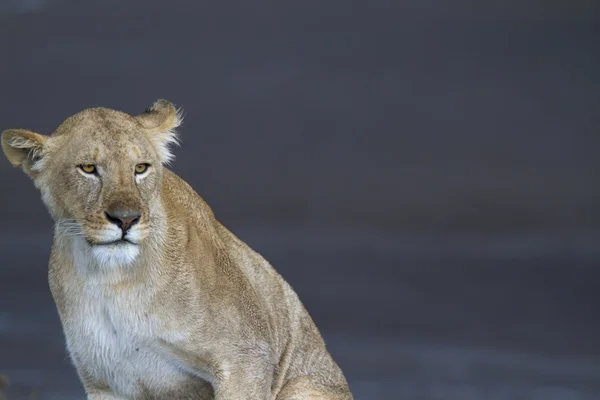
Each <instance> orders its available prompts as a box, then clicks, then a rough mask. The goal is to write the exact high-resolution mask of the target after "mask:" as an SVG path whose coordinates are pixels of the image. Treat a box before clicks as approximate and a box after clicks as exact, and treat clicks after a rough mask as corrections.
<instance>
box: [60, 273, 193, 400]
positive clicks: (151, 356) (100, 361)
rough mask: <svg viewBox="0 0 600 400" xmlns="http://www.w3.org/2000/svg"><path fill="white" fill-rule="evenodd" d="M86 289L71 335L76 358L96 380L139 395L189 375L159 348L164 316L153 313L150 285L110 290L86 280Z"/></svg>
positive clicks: (67, 327) (69, 328)
mask: <svg viewBox="0 0 600 400" xmlns="http://www.w3.org/2000/svg"><path fill="white" fill-rule="evenodd" d="M80 290H81V292H80V293H79V295H80V296H78V298H79V299H78V302H77V304H76V305H73V307H74V309H72V313H70V315H71V317H70V318H69V320H68V321H65V322H66V324H65V334H66V336H67V344H68V348H69V352H70V353H71V355H72V356H73V358H74V361H75V362H76V363H77V364H78V366H80V367H83V370H85V371H86V373H87V374H89V375H90V378H91V379H92V380H97V381H98V383H101V384H107V385H108V386H109V387H110V388H111V389H112V390H113V391H114V392H115V393H117V394H120V395H122V396H124V397H130V398H134V397H137V395H138V394H139V393H140V392H141V391H145V390H150V391H152V392H163V391H168V390H169V389H171V388H173V387H176V386H177V385H178V384H180V383H181V382H183V381H185V380H186V379H189V375H187V374H186V373H185V372H184V371H183V370H182V369H181V368H179V367H178V366H177V363H176V362H175V361H174V360H170V359H169V358H168V357H165V356H164V355H161V354H160V353H159V352H158V351H157V347H156V346H157V333H158V332H159V331H160V321H159V320H158V319H157V318H156V317H154V316H152V315H150V314H149V313H148V304H147V302H148V300H147V298H148V296H147V293H145V290H146V289H145V288H144V287H136V288H131V287H129V288H126V289H124V290H122V291H118V292H110V291H107V290H106V288H105V287H104V285H102V284H98V283H85V284H84V285H83V286H82V287H81V288H80ZM115 293H118V294H115ZM80 369H81V368H80Z"/></svg>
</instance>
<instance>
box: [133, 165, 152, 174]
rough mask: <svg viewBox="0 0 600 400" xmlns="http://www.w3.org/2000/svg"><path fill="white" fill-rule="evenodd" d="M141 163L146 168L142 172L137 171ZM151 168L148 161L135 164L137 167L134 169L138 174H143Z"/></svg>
mask: <svg viewBox="0 0 600 400" xmlns="http://www.w3.org/2000/svg"><path fill="white" fill-rule="evenodd" d="M140 165H142V166H144V170H143V171H141V172H138V171H137V167H139V166H140ZM149 168H150V164H148V163H139V164H136V165H135V168H134V169H133V170H134V172H135V174H136V175H141V174H143V173H145V172H147V171H148V169H149Z"/></svg>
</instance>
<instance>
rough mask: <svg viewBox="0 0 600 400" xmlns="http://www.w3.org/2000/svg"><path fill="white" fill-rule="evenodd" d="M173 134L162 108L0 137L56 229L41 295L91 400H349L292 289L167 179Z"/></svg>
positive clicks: (90, 115)
mask: <svg viewBox="0 0 600 400" xmlns="http://www.w3.org/2000/svg"><path fill="white" fill-rule="evenodd" d="M180 122H181V118H180V114H179V113H178V112H177V110H176V109H175V107H174V106H173V104H171V103H170V102H168V101H166V100H158V101H157V102H156V103H154V105H152V106H151V107H150V108H149V109H148V110H147V111H146V112H144V113H142V114H141V115H138V116H135V117H133V116H131V115H128V114H126V113H123V112H120V111H115V110H110V109H106V108H91V109H87V110H84V111H82V112H80V113H78V114H75V115H73V116H72V117H70V118H68V119H67V120H65V121H64V122H63V123H62V124H61V125H60V126H59V127H58V129H57V130H56V131H55V132H54V133H53V134H52V135H51V136H43V135H39V134H37V133H33V132H30V131H26V130H20V129H15V130H7V131H5V132H4V133H3V134H2V149H3V150H4V153H5V155H6V157H7V158H8V160H9V161H10V162H11V163H12V164H13V165H15V166H20V167H22V168H23V170H24V171H25V172H26V173H27V174H28V175H29V176H30V177H31V178H32V179H33V181H34V183H35V186H36V187H37V188H38V189H39V190H40V192H41V196H42V200H43V202H44V204H45V205H46V207H47V208H48V210H49V212H50V214H51V216H52V218H53V219H54V221H55V228H54V241H53V245H52V252H51V255H50V268H49V281H50V289H51V291H52V296H53V298H54V301H55V302H56V306H57V309H58V313H59V315H60V320H61V322H62V326H63V330H64V334H65V337H66V344H67V349H68V352H69V354H70V356H71V359H72V360H73V363H74V364H75V367H76V369H77V372H78V374H79V378H80V380H81V382H82V383H83V385H84V387H85V390H86V392H87V396H88V399H92V400H114V399H213V398H214V399H217V400H235V399H239V400H251V399H256V400H258V399H260V400H266V399H269V400H273V399H276V400H307V399H311V400H316V399H319V400H351V399H352V395H351V393H350V391H349V388H348V384H347V382H346V379H345V378H344V375H343V374H342V371H341V370H340V368H339V367H338V366H337V365H336V363H335V362H334V361H333V360H332V358H331V356H330V355H329V353H328V351H327V350H326V348H325V344H324V342H323V339H322V338H321V335H320V334H319V331H318V330H317V328H316V326H315V325H314V323H313V321H312V319H311V317H310V316H309V314H308V313H307V311H306V310H305V308H304V307H303V305H302V303H301V302H300V300H299V299H298V297H297V295H296V294H295V293H294V291H293V290H292V289H291V287H290V286H289V285H288V284H287V283H286V282H285V281H284V280H283V278H282V277H281V276H280V275H279V274H278V273H277V272H276V271H275V270H274V269H273V268H272V267H271V265H270V264H269V263H268V262H267V261H266V260H265V259H264V258H262V257H261V256H260V255H259V254H257V253H256V252H254V251H253V250H251V249H250V248H249V247H248V246H247V245H246V244H245V243H243V242H242V241H241V240H240V239H238V238H237V237H236V236H234V235H233V234H232V233H231V232H229V231H228V230H227V229H226V228H225V227H223V225H221V224H220V223H219V222H218V221H217V220H216V219H215V217H214V215H213V213H212V211H211V209H210V208H209V206H208V205H207V204H206V203H205V202H204V201H203V200H202V198H200V196H199V195H198V194H197V193H196V192H195V191H194V190H193V189H192V188H191V187H190V186H189V185H188V184H187V183H186V182H184V181H183V180H182V179H181V178H179V177H178V176H177V175H175V174H174V173H173V172H171V171H170V170H168V169H167V168H165V167H164V165H165V164H167V163H168V162H169V161H170V160H171V159H172V158H173V154H172V153H171V150H170V149H169V146H170V145H172V144H173V143H175V142H177V137H176V133H175V128H177V127H178V126H179V124H180Z"/></svg>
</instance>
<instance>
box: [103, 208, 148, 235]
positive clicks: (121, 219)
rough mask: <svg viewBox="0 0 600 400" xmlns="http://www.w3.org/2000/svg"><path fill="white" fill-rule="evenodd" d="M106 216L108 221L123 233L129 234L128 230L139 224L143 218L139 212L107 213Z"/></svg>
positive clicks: (119, 211) (117, 211) (116, 211)
mask: <svg viewBox="0 0 600 400" xmlns="http://www.w3.org/2000/svg"><path fill="white" fill-rule="evenodd" d="M104 215H105V216H106V219H108V220H109V221H110V222H112V223H113V224H116V225H117V226H118V227H119V228H121V230H122V231H123V233H125V232H127V230H128V229H129V228H131V227H132V226H133V225H134V224H135V223H136V222H138V221H139V220H140V217H141V214H140V213H139V212H137V211H128V210H114V211H111V212H108V211H105V212H104Z"/></svg>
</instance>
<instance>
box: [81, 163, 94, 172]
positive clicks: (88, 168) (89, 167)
mask: <svg viewBox="0 0 600 400" xmlns="http://www.w3.org/2000/svg"><path fill="white" fill-rule="evenodd" d="M79 168H81V170H82V171H83V172H85V173H86V174H93V173H95V172H96V166H95V165H94V164H83V165H80V166H79Z"/></svg>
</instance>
